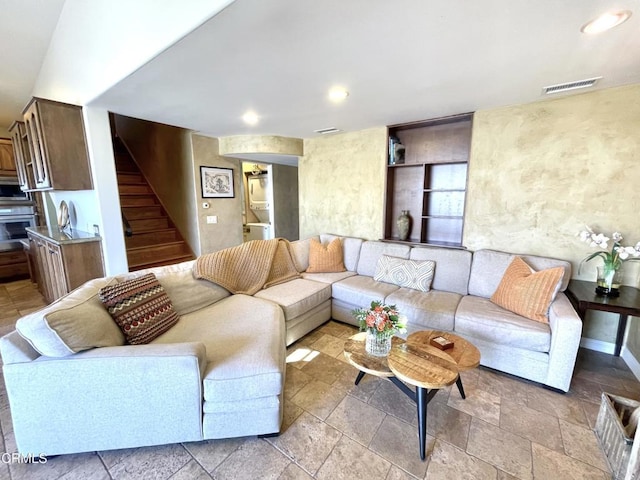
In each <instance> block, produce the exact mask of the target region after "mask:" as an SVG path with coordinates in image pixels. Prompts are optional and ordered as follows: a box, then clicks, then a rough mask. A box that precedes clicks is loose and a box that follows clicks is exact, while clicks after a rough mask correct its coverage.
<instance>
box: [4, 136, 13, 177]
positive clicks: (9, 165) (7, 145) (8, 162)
mask: <svg viewBox="0 0 640 480" xmlns="http://www.w3.org/2000/svg"><path fill="white" fill-rule="evenodd" d="M0 175H2V176H10V177H15V176H16V164H15V161H14V159H13V146H12V145H11V140H9V139H8V138H0Z"/></svg>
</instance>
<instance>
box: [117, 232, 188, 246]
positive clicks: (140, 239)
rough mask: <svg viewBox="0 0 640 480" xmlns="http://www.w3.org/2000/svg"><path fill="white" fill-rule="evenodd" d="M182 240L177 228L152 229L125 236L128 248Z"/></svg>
mask: <svg viewBox="0 0 640 480" xmlns="http://www.w3.org/2000/svg"><path fill="white" fill-rule="evenodd" d="M180 240H182V238H181V237H180V234H178V231H177V230H176V229H175V228H168V229H166V230H151V231H147V232H143V233H134V234H133V236H131V237H125V238H124V241H125V244H126V246H127V250H128V249H130V248H136V247H145V246H148V245H155V244H157V243H169V242H177V241H180Z"/></svg>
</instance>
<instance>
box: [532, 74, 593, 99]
mask: <svg viewBox="0 0 640 480" xmlns="http://www.w3.org/2000/svg"><path fill="white" fill-rule="evenodd" d="M601 78H602V77H594V78H587V79H586V80H578V81H577V82H568V83H559V84H557V85H550V86H548V87H544V88H543V89H542V92H543V93H544V94H545V95H551V94H553V93H561V92H566V91H568V90H577V89H579V88H588V87H593V86H594V85H595V84H596V82H597V81H598V80H600V79H601Z"/></svg>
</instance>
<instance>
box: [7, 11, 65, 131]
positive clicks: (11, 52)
mask: <svg viewBox="0 0 640 480" xmlns="http://www.w3.org/2000/svg"><path fill="white" fill-rule="evenodd" d="M63 4H64V0H37V1H36V0H22V1H15V0H0V44H2V47H1V48H0V136H2V131H1V130H2V128H6V127H8V126H9V125H11V123H13V121H14V120H17V119H18V118H19V117H20V113H21V112H22V109H23V108H24V107H25V105H26V104H27V102H28V100H29V98H30V96H31V91H32V90H33V85H34V84H35V81H36V78H37V76H38V72H39V71H40V65H41V64H42V61H43V60H44V57H45V54H46V53H47V48H48V47H49V41H50V40H51V35H52V34H53V31H54V29H55V27H56V23H57V22H58V17H59V16H60V11H61V10H62V6H63Z"/></svg>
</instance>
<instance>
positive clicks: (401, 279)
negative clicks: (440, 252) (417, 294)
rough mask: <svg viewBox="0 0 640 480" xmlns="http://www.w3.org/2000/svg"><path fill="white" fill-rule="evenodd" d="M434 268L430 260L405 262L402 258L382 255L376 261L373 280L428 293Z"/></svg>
mask: <svg viewBox="0 0 640 480" xmlns="http://www.w3.org/2000/svg"><path fill="white" fill-rule="evenodd" d="M435 266H436V264H435V262H433V261H431V260H405V259H404V258H397V257H390V256H388V255H382V256H381V257H380V258H379V259H378V265H377V266H376V273H375V275H374V276H373V279H374V280H377V281H378V282H386V283H393V284H394V285H398V286H399V287H406V288H412V289H413V290H420V291H421V292H428V291H429V290H430V289H431V280H432V279H433V271H434V269H435Z"/></svg>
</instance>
